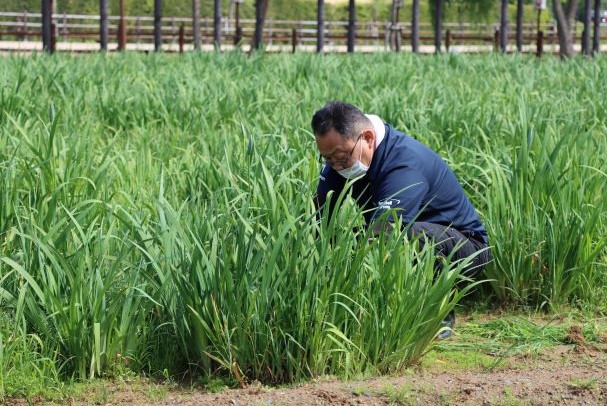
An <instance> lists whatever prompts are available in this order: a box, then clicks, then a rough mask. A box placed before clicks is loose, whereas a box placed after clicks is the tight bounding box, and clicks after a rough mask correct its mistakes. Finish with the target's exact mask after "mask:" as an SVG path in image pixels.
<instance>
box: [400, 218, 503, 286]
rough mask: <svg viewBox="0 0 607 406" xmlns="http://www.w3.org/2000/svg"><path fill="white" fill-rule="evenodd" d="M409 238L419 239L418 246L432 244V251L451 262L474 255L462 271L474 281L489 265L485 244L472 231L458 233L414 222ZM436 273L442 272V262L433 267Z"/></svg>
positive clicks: (441, 226) (438, 225)
mask: <svg viewBox="0 0 607 406" xmlns="http://www.w3.org/2000/svg"><path fill="white" fill-rule="evenodd" d="M407 234H408V236H409V238H415V237H418V238H419V242H420V244H422V245H423V244H426V243H430V244H434V249H435V250H436V254H437V255H438V256H439V257H444V258H446V257H448V256H449V255H450V254H452V256H451V262H454V261H457V260H461V259H463V258H467V257H469V256H470V255H473V254H475V253H477V254H476V256H475V257H474V258H473V260H472V261H471V263H470V265H468V266H467V267H466V268H465V270H464V275H466V276H467V277H469V278H472V279H476V277H477V276H479V275H480V274H481V272H482V270H483V269H484V267H485V265H487V263H489V260H490V258H491V256H490V252H489V248H488V246H487V243H485V241H484V240H483V237H482V236H481V235H479V234H478V233H475V232H472V231H460V230H456V229H455V228H452V227H448V226H443V225H440V224H435V223H425V222H415V223H413V224H411V226H410V228H409V231H408V232H407ZM435 267H436V271H437V272H440V271H441V270H442V261H441V260H440V259H439V260H438V261H437V263H436V265H435Z"/></svg>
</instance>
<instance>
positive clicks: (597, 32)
mask: <svg viewBox="0 0 607 406" xmlns="http://www.w3.org/2000/svg"><path fill="white" fill-rule="evenodd" d="M600 8H601V0H594V21H593V23H594V36H593V37H592V54H593V55H597V54H598V53H599V50H600V49H599V38H600V36H601V18H600V12H599V10H600Z"/></svg>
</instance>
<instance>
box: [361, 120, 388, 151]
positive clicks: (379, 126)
mask: <svg viewBox="0 0 607 406" xmlns="http://www.w3.org/2000/svg"><path fill="white" fill-rule="evenodd" d="M365 116H367V118H368V119H369V120H371V124H373V129H374V130H375V146H376V147H377V146H378V145H379V144H380V143H381V142H382V141H383V140H384V137H385V136H386V127H385V126H384V122H383V121H382V119H381V118H379V117H378V116H376V115H374V114H365Z"/></svg>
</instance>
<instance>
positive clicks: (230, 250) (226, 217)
mask: <svg viewBox="0 0 607 406" xmlns="http://www.w3.org/2000/svg"><path fill="white" fill-rule="evenodd" d="M606 69H607V60H606V59H605V58H597V59H595V60H586V59H581V58H580V59H573V60H570V61H566V62H560V61H558V60H555V59H550V58H546V59H542V60H541V61H539V60H536V59H535V58H528V57H518V56H508V57H503V56H496V55H486V56H465V57H464V56H454V55H443V56H437V57H419V56H413V55H396V54H380V55H373V56H370V55H351V56H343V55H325V56H317V55H253V56H251V57H248V56H245V55H241V54H237V53H234V54H223V55H219V54H199V55H196V54H189V55H183V56H180V57H179V56H170V55H134V54H129V55H112V56H109V55H107V56H103V55H92V56H86V57H81V56H53V57H41V56H31V57H7V58H4V59H2V60H1V61H0V108H1V111H0V171H1V172H0V173H1V177H0V199H1V200H0V398H2V397H4V396H33V395H36V394H38V393H41V392H44V390H45V388H54V387H59V386H60V385H61V384H60V383H61V382H64V381H70V380H72V379H77V380H82V379H86V378H90V377H99V376H102V377H108V376H120V375H124V374H130V373H134V374H146V375H152V376H160V377H162V376H164V377H178V376H184V374H189V375H194V376H199V377H200V379H203V380H209V379H214V378H216V377H228V378H229V379H231V380H232V381H233V382H236V383H238V382H240V383H241V384H242V383H244V382H245V381H252V380H259V381H262V382H265V383H284V382H293V381H299V380H302V379H308V378H311V377H316V376H320V375H325V374H331V375H338V376H342V377H351V376H358V375H360V374H365V375H369V374H370V375H376V374H385V373H391V372H398V371H401V370H402V369H403V368H405V367H407V366H408V365H410V364H411V363H414V362H416V361H418V360H419V359H420V357H422V355H423V354H424V353H425V352H426V351H427V350H428V348H429V346H431V345H433V344H432V343H433V338H434V336H435V334H436V332H437V331H438V329H439V327H440V321H441V320H442V318H443V317H444V315H445V314H447V313H448V312H449V311H450V310H451V309H453V308H454V307H455V306H456V305H458V303H460V302H461V299H462V298H463V297H464V296H466V295H467V294H468V293H470V292H469V291H468V290H467V289H460V290H455V289H454V286H455V285H456V283H457V282H458V281H460V279H461V277H460V275H459V272H460V270H461V268H462V266H463V265H464V264H461V263H459V264H447V265H446V267H445V272H443V274H442V275H441V276H440V277H438V278H436V279H435V278H434V277H433V269H432V268H433V262H434V257H433V253H432V252H431V251H430V250H427V249H426V250H425V251H423V250H422V251H421V252H419V251H418V250H416V248H415V246H414V244H410V243H408V242H406V241H405V240H406V237H405V235H404V233H393V234H392V235H386V236H382V237H381V238H379V239H376V240H373V241H369V240H368V238H366V237H367V235H366V232H365V231H364V229H363V231H358V232H356V233H354V234H353V233H352V228H353V227H355V226H359V225H361V222H362V216H361V213H360V212H359V211H358V210H357V209H356V208H355V207H354V205H352V204H349V203H351V200H350V199H349V198H348V196H347V195H345V196H340V197H339V198H343V199H345V200H346V204H345V206H344V210H342V211H341V212H340V215H339V216H335V217H334V218H332V219H331V220H329V219H327V218H326V217H322V219H321V220H320V221H317V219H316V218H317V217H316V213H315V211H314V205H313V203H312V195H313V194H314V190H315V186H316V180H317V176H318V171H319V159H318V154H317V152H316V150H315V143H314V137H313V134H312V133H311V132H310V126H309V122H310V118H311V114H312V113H313V112H314V111H315V109H317V108H319V107H320V106H322V105H323V104H324V103H325V102H326V101H327V100H331V99H341V100H346V101H349V102H352V103H354V104H356V105H358V106H360V107H361V108H362V109H363V110H364V111H366V112H369V113H374V114H378V115H379V116H381V117H382V118H383V119H384V120H385V121H386V122H389V123H392V124H393V125H395V126H396V127H397V128H400V129H402V130H404V131H406V132H408V133H409V134H411V135H412V136H414V137H416V138H418V139H420V140H421V141H423V142H425V143H426V144H428V145H429V146H431V147H432V148H433V149H435V150H436V151H438V152H439V153H441V155H442V156H443V157H444V158H445V159H446V160H447V161H448V163H449V164H450V165H451V166H452V168H453V169H454V170H455V172H456V174H457V175H458V177H459V179H460V180H461V181H462V182H463V184H464V185H465V188H466V190H467V192H468V194H469V196H470V198H471V199H472V200H473V202H474V203H475V206H476V207H477V209H478V211H479V213H480V215H481V217H482V219H483V221H484V223H485V225H486V226H487V229H488V231H489V234H490V238H491V245H492V253H493V262H492V264H491V265H490V267H489V268H488V269H487V271H486V274H485V275H483V279H484V280H485V281H484V282H483V283H481V285H480V287H478V288H477V289H474V292H472V296H471V298H470V299H468V300H469V301H473V300H476V301H480V302H483V303H485V304H490V306H498V305H499V306H506V307H508V306H509V307H511V308H512V307H518V308H521V307H522V308H526V309H541V310H542V311H546V312H549V313H553V314H555V312H556V313H558V312H560V311H562V309H570V308H571V307H572V306H573V307H574V308H576V309H579V310H581V311H583V312H588V313H590V314H604V312H606V311H607V309H606V308H605V303H606V298H607V286H606V285H607V277H606V274H605V271H606V265H607V255H606V250H605V241H606V238H607V237H606V236H605V233H604V231H603V230H604V228H605V225H606V222H607V201H606V200H605V197H604V194H605V184H606V180H607V179H606V177H607V173H606V168H607V165H606V160H607V158H606V157H607V141H606V139H605V134H607V98H606V97H605V95H606V94H607V82H605V80H604V79H603V78H602V76H601V75H604V72H605V70H606Z"/></svg>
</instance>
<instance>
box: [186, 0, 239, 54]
mask: <svg viewBox="0 0 607 406" xmlns="http://www.w3.org/2000/svg"><path fill="white" fill-rule="evenodd" d="M236 4H238V3H236ZM237 7H238V6H237ZM192 30H193V36H194V49H195V50H196V51H200V0H192Z"/></svg>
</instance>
